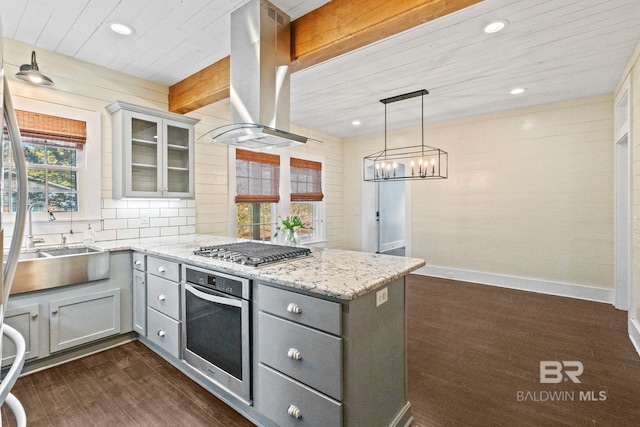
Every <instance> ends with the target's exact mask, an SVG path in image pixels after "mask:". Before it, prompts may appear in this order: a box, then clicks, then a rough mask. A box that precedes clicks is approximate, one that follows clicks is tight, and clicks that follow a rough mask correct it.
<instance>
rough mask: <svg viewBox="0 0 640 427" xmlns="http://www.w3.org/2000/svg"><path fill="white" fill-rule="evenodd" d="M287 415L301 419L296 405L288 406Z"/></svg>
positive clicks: (300, 413)
mask: <svg viewBox="0 0 640 427" xmlns="http://www.w3.org/2000/svg"><path fill="white" fill-rule="evenodd" d="M287 414H289V415H291V416H292V417H293V418H298V419H300V418H302V411H300V409H299V408H298V407H297V406H296V405H289V409H287Z"/></svg>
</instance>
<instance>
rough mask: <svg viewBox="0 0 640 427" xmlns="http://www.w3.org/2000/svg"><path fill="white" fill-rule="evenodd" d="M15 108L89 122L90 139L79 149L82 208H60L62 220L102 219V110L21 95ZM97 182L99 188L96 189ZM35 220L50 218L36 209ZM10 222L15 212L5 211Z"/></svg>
mask: <svg viewBox="0 0 640 427" xmlns="http://www.w3.org/2000/svg"><path fill="white" fill-rule="evenodd" d="M12 100H13V104H14V108H15V109H19V110H24V111H31V112H34V113H39V114H47V115H50V116H59V117H66V118H69V119H73V120H80V121H84V122H86V124H87V143H86V144H84V149H83V150H78V199H79V203H78V212H73V213H72V212H56V218H57V219H58V221H71V220H73V221H76V220H77V221H85V220H87V221H97V220H100V219H101V199H102V168H101V167H94V166H92V167H89V165H100V166H102V135H101V114H100V113H99V112H97V111H91V110H86V109H81V108H76V107H71V106H68V105H60V104H54V103H50V102H46V101H40V100H36V99H31V98H25V97H21V96H17V95H13V96H12ZM96 186H97V190H95V188H96ZM33 218H34V222H35V221H38V220H46V213H39V212H38V213H36V212H34V213H33ZM2 219H3V220H5V221H6V222H7V223H13V222H15V214H14V213H8V212H5V213H3V217H2Z"/></svg>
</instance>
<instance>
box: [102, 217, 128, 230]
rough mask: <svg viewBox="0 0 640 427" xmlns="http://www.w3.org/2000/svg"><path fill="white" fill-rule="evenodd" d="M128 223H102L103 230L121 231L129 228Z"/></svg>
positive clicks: (121, 220) (113, 220)
mask: <svg viewBox="0 0 640 427" xmlns="http://www.w3.org/2000/svg"><path fill="white" fill-rule="evenodd" d="M127 226H128V223H127V220H126V219H105V220H104V221H102V229H103V230H119V229H121V228H127Z"/></svg>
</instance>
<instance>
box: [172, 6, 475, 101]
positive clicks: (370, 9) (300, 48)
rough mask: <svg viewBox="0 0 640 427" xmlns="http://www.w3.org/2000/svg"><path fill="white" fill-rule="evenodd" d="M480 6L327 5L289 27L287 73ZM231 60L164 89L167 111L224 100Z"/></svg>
mask: <svg viewBox="0 0 640 427" xmlns="http://www.w3.org/2000/svg"><path fill="white" fill-rule="evenodd" d="M480 1H482V0H393V1H389V0H332V1H330V2H328V3H326V4H325V5H324V6H321V7H319V8H318V9H316V10H313V11H311V12H309V13H308V14H306V15H304V16H301V17H300V18H298V19H296V20H295V21H293V22H292V23H291V61H292V62H291V71H292V72H296V71H299V70H302V69H304V68H307V67H310V66H313V65H316V64H319V63H321V62H324V61H327V60H329V59H331V58H335V57H337V56H339V55H343V54H345V53H348V52H351V51H353V50H355V49H358V48H361V47H363V46H366V45H368V44H371V43H374V42H376V41H378V40H382V39H384V38H386V37H389V36H392V35H394V34H397V33H399V32H402V31H405V30H408V29H410V28H412V27H415V26H417V25H420V24H424V23H425V22H428V21H431V20H434V19H436V18H439V17H442V16H445V15H448V14H450V13H453V12H456V11H458V10H461V9H464V8H465V7H468V6H471V5H473V4H476V3H479V2H480ZM229 69H230V58H229V57H226V58H223V59H221V60H220V61H218V62H216V63H214V64H212V65H210V66H208V67H206V68H204V69H203V70H200V71H198V72H197V73H194V74H192V75H191V76H189V77H187V78H186V79H184V80H182V81H179V82H178V83H176V84H174V85H172V86H170V87H169V111H172V112H174V113H180V114H185V113H188V112H190V111H193V110H195V109H197V108H200V107H203V106H205V105H209V104H211V103H214V102H217V101H220V100H222V99H225V98H228V97H229Z"/></svg>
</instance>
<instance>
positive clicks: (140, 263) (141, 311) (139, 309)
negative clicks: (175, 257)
mask: <svg viewBox="0 0 640 427" xmlns="http://www.w3.org/2000/svg"><path fill="white" fill-rule="evenodd" d="M132 261H133V330H134V331H136V332H137V333H139V334H140V335H142V336H146V335H147V274H146V273H145V271H146V268H147V259H146V256H145V255H144V254H142V253H140V252H133V254H132Z"/></svg>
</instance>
